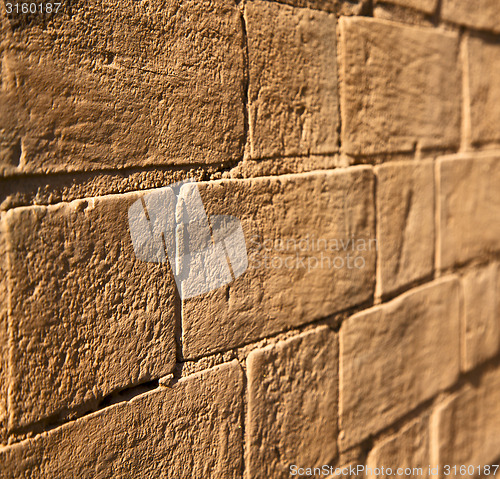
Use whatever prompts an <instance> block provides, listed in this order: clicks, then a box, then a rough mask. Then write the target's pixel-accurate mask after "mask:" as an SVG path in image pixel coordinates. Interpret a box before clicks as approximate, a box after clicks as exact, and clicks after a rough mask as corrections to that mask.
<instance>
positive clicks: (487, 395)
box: [432, 369, 500, 478]
mask: <svg viewBox="0 0 500 479" xmlns="http://www.w3.org/2000/svg"><path fill="white" fill-rule="evenodd" d="M432 425H433V428H434V431H433V435H434V436H435V437H436V438H437V444H436V448H437V450H436V455H437V456H436V457H437V460H438V462H439V464H440V466H441V468H440V469H441V471H442V472H443V469H442V466H443V465H446V464H447V465H450V466H452V467H453V466H454V465H457V466H458V467H460V466H461V465H466V466H476V467H477V466H485V465H487V464H493V463H494V464H498V462H495V461H497V460H498V458H499V456H500V434H499V433H498V431H500V371H499V370H498V369H496V370H489V371H487V372H486V373H485V374H484V375H483V376H482V378H481V381H480V383H479V384H478V386H477V387H473V386H472V385H470V384H467V385H466V386H465V389H463V390H461V391H460V392H458V393H457V394H456V396H454V397H453V398H452V399H451V400H449V401H447V402H445V403H444V404H441V405H440V406H439V407H438V408H437V409H436V411H435V413H434V417H433V422H432ZM478 476H479V475H478V474H476V475H474V476H473V475H469V474H463V475H462V474H460V477H478ZM440 477H441V478H443V477H450V476H445V475H444V474H441V475H440ZM484 477H487V476H486V475H484ZM490 477H491V476H490Z"/></svg>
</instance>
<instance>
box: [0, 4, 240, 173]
mask: <svg viewBox="0 0 500 479" xmlns="http://www.w3.org/2000/svg"><path fill="white" fill-rule="evenodd" d="M22 17H23V16H22V15H14V16H13V17H12V19H11V22H13V27H15V28H13V30H12V31H11V32H10V33H9V34H8V36H7V38H6V40H5V41H4V42H3V45H2V48H1V49H0V60H1V64H2V92H1V94H0V105H1V106H2V111H6V112H7V113H8V114H7V115H3V114H2V117H1V120H0V133H1V135H2V137H3V140H2V145H0V150H2V152H1V153H0V161H2V164H1V165H0V173H1V171H2V170H3V171H4V172H11V173H12V172H16V173H17V172H33V171H37V172H46V171H68V170H71V171H74V170H82V169H103V168H115V167H118V168H121V167H126V166H136V165H140V166H145V165H157V164H173V163H176V164H178V163H183V164H186V163H193V162H194V163H221V162H223V161H228V160H234V159H236V158H239V157H241V156H242V154H243V147H244V145H243V142H244V136H245V134H244V121H245V120H244V101H243V97H244V85H243V77H244V73H243V65H244V48H243V43H244V41H243V28H242V22H241V13H240V11H239V8H238V6H237V5H236V2H232V1H231V0H216V1H213V2H210V4H209V5H205V4H201V3H200V2H198V1H196V0H190V1H187V2H183V3H182V5H178V2H177V1H173V0H167V1H165V2H160V1H158V0H152V1H151V2H149V3H140V2H134V1H126V2H120V1H118V0H112V1H109V2H107V3H106V4H105V5H103V4H102V2H101V1H98V0H91V1H83V0H78V1H76V2H72V3H71V5H66V4H63V5H62V6H61V11H60V12H58V14H57V15H53V17H51V21H50V28H44V27H43V25H38V24H37V22H43V21H44V20H43V16H42V15H40V16H39V18H38V17H37V16H35V19H32V20H31V21H29V22H26V21H24V20H23V19H22Z"/></svg>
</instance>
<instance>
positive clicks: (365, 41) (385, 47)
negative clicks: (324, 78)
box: [339, 17, 461, 155]
mask: <svg viewBox="0 0 500 479" xmlns="http://www.w3.org/2000/svg"><path fill="white" fill-rule="evenodd" d="M339 28H340V32H341V41H340V53H341V58H342V65H341V71H340V77H341V80H342V83H341V112H342V146H343V148H344V150H345V152H347V153H351V154H355V155H366V154H372V153H384V152H394V151H412V150H414V148H415V146H416V145H418V146H420V147H421V148H438V147H439V148H442V147H452V146H457V145H458V143H459V132H460V128H459V125H460V95H461V81H460V68H459V66H458V36H457V35H456V34H454V33H449V32H442V31H441V32H437V31H436V30H435V29H431V28H420V27H409V26H403V25H400V24H397V23H393V22H389V21H385V20H374V19H368V18H361V17H359V18H354V17H345V18H341V19H340V22H339Z"/></svg>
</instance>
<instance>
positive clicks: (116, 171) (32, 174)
mask: <svg viewBox="0 0 500 479" xmlns="http://www.w3.org/2000/svg"><path fill="white" fill-rule="evenodd" d="M338 155H339V151H332V152H326V153H307V154H296V155H292V154H290V155H274V156H263V157H258V158H245V157H241V158H238V159H230V160H227V161H222V162H219V163H200V162H194V163H179V164H172V165H169V164H164V163H161V164H158V165H145V166H126V167H122V168H96V169H89V170H74V171H48V172H38V171H28V172H16V173H8V174H6V175H4V176H0V182H2V181H13V180H21V181H22V180H29V179H42V178H51V179H52V178H53V179H57V178H59V177H60V178H66V177H68V178H69V179H71V178H73V177H75V176H81V177H88V178H89V179H92V178H93V177H95V176H99V175H117V176H119V175H131V174H136V173H149V172H153V171H158V170H159V171H162V172H163V171H164V172H169V171H174V172H177V171H186V170H189V169H194V168H199V169H201V170H210V169H211V168H212V169H217V168H218V169H217V172H224V171H229V170H231V169H233V168H235V167H237V166H238V165H240V164H241V163H243V162H253V161H254V162H256V163H259V162H263V161H267V160H280V159H306V158H309V159H312V160H313V159H316V158H322V157H335V156H338Z"/></svg>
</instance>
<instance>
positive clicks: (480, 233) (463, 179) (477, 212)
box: [437, 156, 500, 269]
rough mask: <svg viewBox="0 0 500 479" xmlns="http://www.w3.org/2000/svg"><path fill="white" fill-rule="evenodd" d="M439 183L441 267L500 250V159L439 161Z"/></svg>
mask: <svg viewBox="0 0 500 479" xmlns="http://www.w3.org/2000/svg"><path fill="white" fill-rule="evenodd" d="M438 182H439V190H440V191H439V198H438V205H439V210H438V221H439V231H440V234H439V237H438V250H437V264H438V267H439V268H440V269H446V268H449V267H452V266H453V265H455V264H460V263H465V262H467V261H469V260H471V259H474V258H476V257H480V256H484V255H487V254H489V253H491V252H495V251H498V250H500V223H499V222H498V211H499V210H500V190H499V189H498V185H499V184H500V159H499V158H497V157H494V156H490V157H484V158H475V159H473V158H455V157H449V158H442V159H439V160H438Z"/></svg>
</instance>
